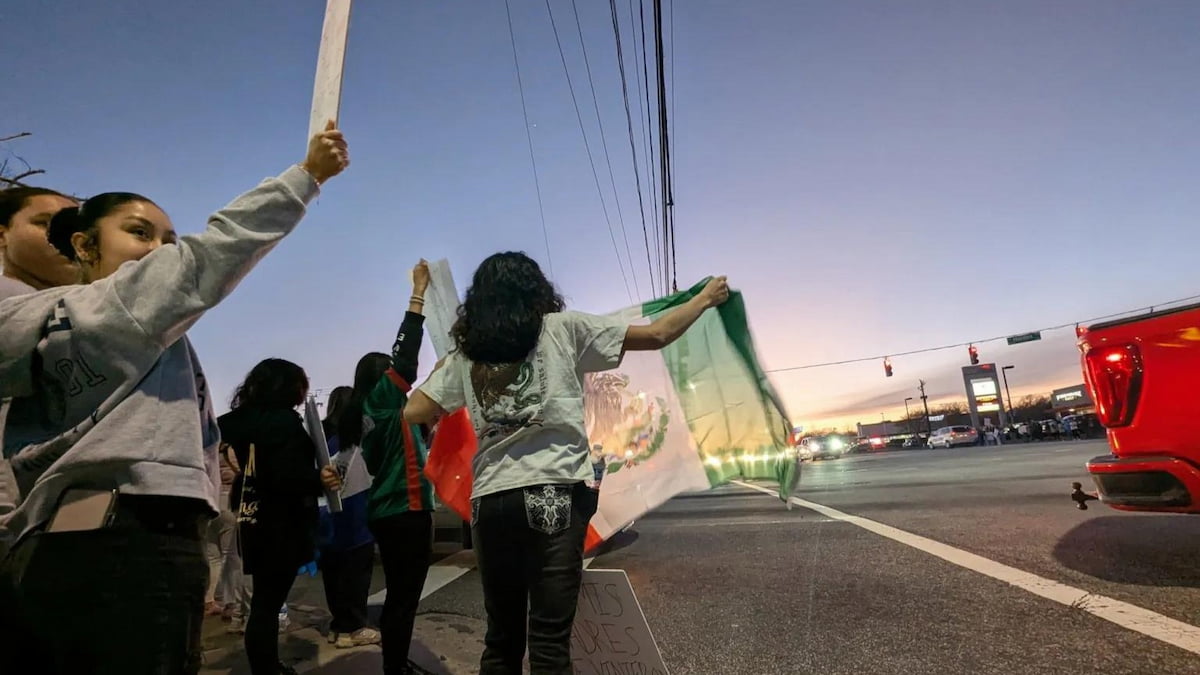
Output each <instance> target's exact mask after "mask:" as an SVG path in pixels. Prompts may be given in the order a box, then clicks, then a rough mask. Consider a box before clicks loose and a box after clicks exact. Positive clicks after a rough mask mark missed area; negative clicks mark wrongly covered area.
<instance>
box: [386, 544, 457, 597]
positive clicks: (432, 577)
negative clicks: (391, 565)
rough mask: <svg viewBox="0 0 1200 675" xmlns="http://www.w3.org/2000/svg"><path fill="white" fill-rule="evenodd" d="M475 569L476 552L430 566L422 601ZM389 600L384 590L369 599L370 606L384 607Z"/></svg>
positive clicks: (451, 557) (453, 556)
mask: <svg viewBox="0 0 1200 675" xmlns="http://www.w3.org/2000/svg"><path fill="white" fill-rule="evenodd" d="M473 569H475V552H474V551H459V552H458V553H455V554H454V555H451V556H447V557H446V558H443V559H441V560H439V561H437V562H436V563H434V564H432V565H430V566H429V574H428V575H427V576H426V577H425V587H424V588H422V589H421V599H422V600H424V599H425V598H428V597H429V596H430V595H433V594H434V593H436V592H437V591H439V590H441V589H442V588H444V587H445V586H447V585H448V584H449V583H450V582H452V581H454V580H455V579H457V578H459V577H461V576H462V575H464V574H466V573H467V572H470V571H471V570H473ZM386 599H387V589H386V588H385V589H383V590H382V591H379V592H378V593H375V594H374V595H371V596H370V597H368V598H367V604H368V605H382V604H383V601H384V600H386Z"/></svg>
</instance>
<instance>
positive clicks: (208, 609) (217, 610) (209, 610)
mask: <svg viewBox="0 0 1200 675" xmlns="http://www.w3.org/2000/svg"><path fill="white" fill-rule="evenodd" d="M204 616H206V617H209V616H221V605H220V604H218V603H217V602H215V601H213V600H209V601H208V602H206V603H204Z"/></svg>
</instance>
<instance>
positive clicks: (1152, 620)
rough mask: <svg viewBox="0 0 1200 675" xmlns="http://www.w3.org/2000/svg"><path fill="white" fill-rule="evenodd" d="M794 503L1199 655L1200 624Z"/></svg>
mask: <svg viewBox="0 0 1200 675" xmlns="http://www.w3.org/2000/svg"><path fill="white" fill-rule="evenodd" d="M731 482H732V483H734V484H735V485H740V486H742V487H744V488H749V489H751V490H757V491H758V492H762V493H765V494H768V495H771V496H773V497H775V498H777V499H778V495H779V492H778V490H774V489H771V488H765V487H762V486H759V485H752V484H750V483H744V482H742V481H736V480H735V481H731ZM792 503H793V504H795V505H796V506H801V507H804V508H806V509H809V510H812V511H816V512H817V513H820V514H821V515H823V516H827V517H829V518H833V519H835V520H841V521H843V522H847V523H850V524H852V525H857V526H859V527H861V528H863V529H864V530H867V531H870V532H874V533H875V534H878V535H879V536H881V537H886V538H888V539H891V540H892V541H897V542H900V543H901V544H904V545H906V546H911V547H913V548H915V549H917V550H919V551H923V552H925V553H928V554H930V555H933V556H937V557H938V558H941V559H942V560H945V561H946V562H949V563H953V564H955V565H958V566H959V567H963V568H966V569H968V570H971V571H973V572H978V573H979V574H983V575H984V576H989V577H991V578H993V579H997V580H999V581H1003V582H1005V583H1008V584H1011V585H1013V586H1016V587H1017V588H1020V589H1022V590H1025V591H1029V592H1030V593H1033V594H1034V595H1038V596H1041V597H1043V598H1046V599H1047V600H1053V601H1054V602H1057V603H1059V604H1062V605H1066V606H1067V607H1071V608H1073V609H1079V610H1082V611H1085V612H1088V613H1089V614H1093V615H1095V616H1097V617H1099V618H1101V619H1104V620H1105V621H1110V622H1112V623H1115V624H1117V625H1118V626H1121V627H1122V628H1127V629H1129V630H1132V631H1134V632H1137V633H1141V634H1142V635H1146V636H1148V637H1152V638H1154V639H1156V640H1160V641H1162V642H1165V643H1167V644H1169V645H1174V646H1176V647H1179V648H1180V649H1185V650H1187V651H1189V652H1192V653H1193V654H1200V627H1196V626H1193V625H1191V624H1189V623H1184V622H1182V621H1177V620H1175V619H1172V618H1171V617H1169V616H1163V615H1162V614H1159V613H1157V612H1152V611H1150V610H1148V609H1143V608H1141V607H1138V606H1137V605H1132V604H1129V603H1127V602H1122V601H1121V600H1116V599H1114V598H1110V597H1107V596H1104V595H1097V594H1095V593H1090V592H1088V591H1085V590H1082V589H1079V588H1075V587H1074V586H1068V585H1067V584H1064V583H1060V582H1057V581H1053V580H1051V579H1046V578H1045V577H1040V576H1038V575H1036V574H1031V573H1029V572H1024V571H1022V570H1019V569H1017V568H1015V567H1010V566H1008V565H1005V564H1003V563H998V562H996V561H994V560H990V559H988V558H984V557H983V556H979V555H975V554H974V553H968V552H967V551H964V550H962V549H959V548H955V547H953V546H949V545H947V544H943V543H941V542H938V541H934V540H933V539H929V538H927V537H922V536H920V535H917V534H913V533H911V532H906V531H904V530H901V529H898V528H895V527H892V526H890V525H884V524H883V523H879V522H876V521H874V520H870V519H868V518H863V517H861V516H854V515H850V514H849V513H843V512H841V511H838V510H837V509H833V508H830V507H828V506H823V505H821V504H817V503H814V502H810V501H808V500H806V499H800V498H799V497H792Z"/></svg>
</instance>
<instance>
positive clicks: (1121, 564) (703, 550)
mask: <svg viewBox="0 0 1200 675" xmlns="http://www.w3.org/2000/svg"><path fill="white" fill-rule="evenodd" d="M1104 452H1106V447H1105V445H1104V443H1103V442H1080V443H1065V444H1036V445H1006V446H1002V447H999V448H962V449H957V450H914V451H903V452H894V453H890V454H884V455H874V456H854V457H847V458H842V459H838V460H828V461H823V462H817V463H815V464H807V465H806V466H805V472H804V476H803V480H802V486H801V489H800V491H799V492H798V494H797V496H798V497H800V498H802V499H804V500H807V501H808V502H812V503H815V504H817V505H821V506H823V507H830V508H832V509H836V510H837V512H836V513H835V512H827V513H824V514H823V513H821V512H818V511H814V510H811V509H807V508H800V507H797V508H795V509H794V510H792V511H787V510H786V509H785V508H784V507H783V505H782V503H781V502H780V501H779V500H778V499H777V498H774V497H772V496H770V495H767V494H763V493H762V492H759V491H755V490H754V489H752V487H749V486H742V485H732V486H727V487H724V488H721V489H718V490H714V491H711V492H707V493H702V494H698V495H689V496H683V497H679V498H677V499H675V500H673V501H671V502H669V503H668V504H666V505H664V506H663V507H662V508H660V509H658V510H657V511H656V512H654V513H653V514H651V515H649V516H648V517H646V518H645V519H643V520H640V521H639V522H638V523H636V524H635V526H634V528H633V530H632V532H631V533H629V534H627V535H625V536H623V537H622V538H621V539H620V540H618V541H617V542H616V545H615V546H614V548H613V550H611V551H609V552H606V553H604V554H602V555H600V556H598V557H597V559H596V560H595V561H594V562H593V564H592V566H593V567H594V568H620V569H624V570H626V572H627V573H628V575H629V577H630V580H631V582H632V584H633V587H634V589H635V591H636V592H637V594H638V598H639V600H640V602H641V605H642V608H643V610H644V612H645V614H646V617H647V620H648V622H649V624H650V627H651V629H652V630H653V632H654V634H655V637H656V639H657V641H658V643H659V647H660V648H661V650H662V653H663V656H664V659H665V661H666V663H667V665H668V667H669V668H670V670H671V672H672V673H673V674H675V675H679V674H684V673H696V674H705V675H708V674H712V675H720V674H723V673H731V674H739V675H741V674H748V675H768V674H772V673H789V674H792V673H812V674H830V675H834V674H842V673H845V674H851V673H853V674H854V675H862V674H864V673H869V674H874V673H879V674H890V673H904V674H931V675H932V674H941V673H945V674H954V675H961V674H962V673H971V674H976V673H997V674H1000V673H1003V674H1005V675H1011V674H1024V673H1031V674H1040V673H1075V672H1083V673H1090V672H1094V673H1105V674H1106V675H1110V674H1112V675H1115V674H1121V673H1128V674H1130V675H1134V674H1137V675H1142V674H1146V673H1172V674H1174V673H1180V674H1184V673H1197V674H1200V655H1198V654H1197V653H1195V652H1192V651H1188V650H1186V649H1184V648H1181V647H1178V646H1172V645H1170V644H1167V643H1166V642H1164V641H1163V640H1161V639H1156V638H1155V637H1151V636H1148V635H1146V634H1143V633H1139V632H1135V631H1133V630H1130V629H1129V628H1127V627H1123V626H1122V625H1118V623H1113V622H1111V621H1107V620H1104V619H1102V618H1099V617H1098V616H1096V615H1095V614H1093V613H1090V612H1089V611H1085V610H1084V609H1081V607H1083V606H1088V603H1089V602H1091V601H1092V599H1093V597H1092V596H1089V597H1088V598H1084V599H1083V600H1082V601H1081V602H1080V603H1078V606H1069V605H1070V604H1071V603H1067V604H1062V603H1059V602H1055V601H1053V600H1049V599H1046V598H1044V597H1039V596H1038V595H1036V594H1034V593H1032V592H1030V591H1029V590H1026V589H1025V588H1022V587H1018V586H1015V585H1012V584H1010V583H1007V582H1005V581H1001V580H998V579H996V578H993V577H990V576H987V575H986V574H983V573H981V572H980V571H979V570H978V569H977V568H978V566H984V567H986V566H988V565H994V564H995V563H1000V564H1002V565H1004V566H1009V567H1008V568H1015V570H1019V571H1020V572H1027V573H1032V574H1033V575H1037V577H1034V579H1035V580H1037V583H1046V584H1051V585H1053V584H1052V583H1051V582H1059V583H1061V584H1067V585H1069V587H1070V589H1069V590H1074V589H1078V591H1080V592H1081V593H1080V595H1082V592H1088V593H1092V594H1096V595H1095V596H1094V597H1095V598H1098V599H1099V600H1100V601H1103V600H1104V598H1111V599H1114V600H1117V601H1123V602H1126V603H1130V604H1132V605H1135V606H1136V607H1138V608H1142V609H1144V610H1150V611H1151V612H1154V613H1155V615H1154V616H1153V617H1152V618H1153V619H1154V621H1153V622H1152V625H1151V627H1150V629H1149V632H1151V633H1156V632H1158V633H1160V634H1161V632H1162V631H1161V626H1159V627H1157V628H1156V627H1155V626H1157V624H1159V623H1162V622H1166V623H1168V624H1169V623H1170V622H1171V620H1177V621H1181V622H1184V623H1186V624H1188V625H1187V626H1184V629H1185V630H1186V631H1195V630H1196V629H1195V628H1194V627H1195V626H1200V517H1193V516H1146V515H1134V514H1124V513H1119V512H1117V511H1113V510H1111V509H1109V508H1108V507H1105V506H1102V505H1097V504H1096V503H1095V502H1093V503H1092V504H1091V508H1090V509H1089V510H1087V511H1079V510H1077V509H1076V508H1075V506H1074V504H1073V502H1071V500H1070V499H1069V493H1070V483H1071V481H1073V480H1083V481H1084V482H1085V484H1087V483H1088V481H1087V480H1086V475H1085V473H1084V471H1083V463H1084V462H1085V461H1086V460H1087V459H1088V458H1090V457H1092V456H1094V455H1097V454H1102V453H1104ZM814 508H817V507H814ZM842 514H848V516H846V515H842ZM853 516H859V517H862V518H866V519H869V520H870V521H871V522H873V523H879V524H881V525H880V526H879V527H878V528H876V530H875V531H872V530H869V529H866V528H865V527H864V526H863V525H862V523H861V522H847V520H846V518H847V517H850V520H853ZM888 526H890V528H896V529H898V530H899V531H901V535H903V536H901V537H900V538H901V539H902V540H903V539H905V538H908V539H913V538H912V537H911V536H910V535H919V537H924V538H927V539H928V540H932V541H933V542H940V544H945V545H949V546H951V547H954V551H956V553H955V555H956V556H965V559H967V560H968V561H971V560H973V561H974V562H973V563H970V564H967V565H966V566H965V567H964V566H963V565H960V564H954V563H952V562H948V561H947V560H945V559H943V558H941V557H938V556H936V555H932V554H931V553H929V552H927V550H922V549H921V547H920V546H921V544H920V543H919V541H922V540H920V539H919V537H918V538H916V540H917V541H918V543H917V544H913V543H912V542H911V541H910V542H908V543H905V542H904V541H897V540H896V537H895V536H893V537H892V538H889V537H888V536H883V535H881V534H879V533H878V532H879V529H880V528H883V529H889V528H888ZM891 531H892V532H893V533H894V532H895V530H891ZM906 533H907V534H906ZM933 546H934V547H936V546H937V544H933ZM970 554H974V556H979V557H981V558H975V557H972V556H971V555H970ZM981 560H982V562H980V561H981ZM972 565H975V566H976V568H972ZM1008 568H1005V569H1008ZM1020 572H1014V573H1017V574H1019V573H1020ZM379 581H381V579H380V580H377V584H376V585H377V586H378V585H380V584H379V583H378V582H379ZM309 595H312V596H314V597H315V596H316V595H319V594H315V593H309ZM1101 596H1103V597H1101ZM421 611H422V613H426V616H427V617H430V618H432V619H434V620H437V621H443V620H446V619H445V617H451V618H453V617H461V619H462V623H463V625H468V624H469V626H470V628H469V629H468V628H463V629H462V630H463V631H464V637H465V633H466V632H470V631H474V632H476V633H478V632H481V628H480V627H481V626H482V621H480V620H481V619H482V618H483V605H482V598H481V597H480V592H479V579H478V575H477V573H476V572H475V571H468V572H466V573H465V574H462V575H461V576H455V578H453V579H452V580H451V581H449V583H447V584H446V585H444V586H441V587H440V588H438V589H437V590H435V591H433V592H432V593H431V594H430V595H429V596H428V597H426V598H425V600H424V601H423V602H422V605H421ZM1102 613H1103V612H1102ZM1126 623H1128V622H1126ZM475 637H478V636H475ZM1185 639H1190V640H1192V641H1193V642H1192V643H1191V644H1192V646H1193V648H1195V649H1200V647H1197V646H1196V645H1197V644H1200V642H1197V641H1196V639H1195V636H1194V635H1193V636H1192V637H1188V638H1185ZM476 644H477V643H476ZM472 650H474V651H472ZM463 651H464V653H463V654H455V655H454V656H455V657H456V658H458V659H459V662H460V663H466V662H470V661H471V660H472V659H474V658H476V657H477V647H470V648H467V647H464V648H463ZM466 651H472V653H470V654H467V653H466ZM364 658H366V657H365V656H364ZM376 659H377V657H376ZM372 664H374V662H372ZM377 667H378V666H374V667H373V668H371V670H374V669H375V668H377ZM313 672H318V671H313ZM319 672H323V673H324V672H327V673H330V674H331V675H332V674H333V673H342V672H361V671H360V670H358V669H357V668H355V669H343V668H340V667H330V668H324V669H321V670H320V671H319ZM443 672H453V673H456V674H457V673H459V672H463V673H465V672H473V670H471V669H461V671H460V670H457V669H447V670H445V671H443Z"/></svg>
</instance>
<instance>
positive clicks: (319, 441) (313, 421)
mask: <svg viewBox="0 0 1200 675" xmlns="http://www.w3.org/2000/svg"><path fill="white" fill-rule="evenodd" d="M304 426H306V427H308V435H309V437H310V438H312V442H313V445H314V446H315V447H316V449H317V466H319V467H321V468H324V467H327V466H329V463H330V460H329V440H328V439H327V438H325V427H323V426H321V413H320V412H318V411H317V397H316V396H312V395H309V397H308V400H306V401H305V402H304ZM325 502H326V503H327V504H328V505H329V510H330V511H331V512H333V513H341V512H342V495H341V493H340V492H338V491H337V490H329V489H326V490H325Z"/></svg>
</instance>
